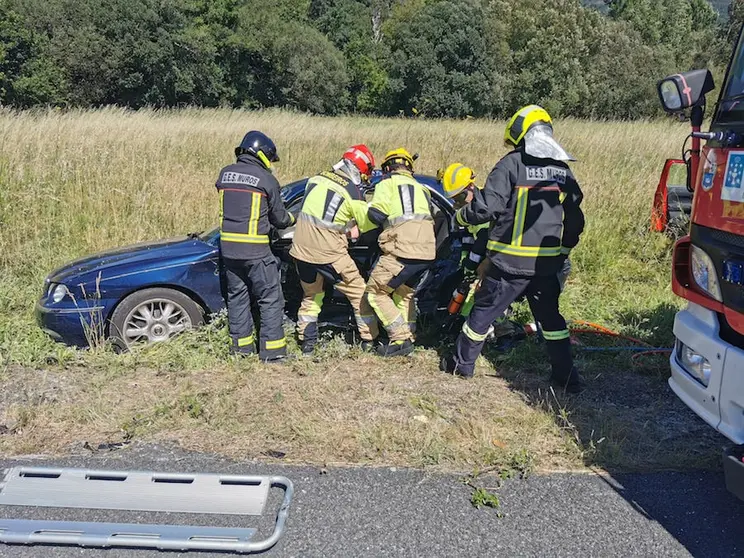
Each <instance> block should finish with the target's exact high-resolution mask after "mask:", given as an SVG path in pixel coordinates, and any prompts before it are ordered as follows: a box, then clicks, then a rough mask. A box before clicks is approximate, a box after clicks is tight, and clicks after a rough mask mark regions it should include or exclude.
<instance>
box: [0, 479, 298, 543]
mask: <svg viewBox="0 0 744 558" xmlns="http://www.w3.org/2000/svg"><path fill="white" fill-rule="evenodd" d="M271 487H279V488H282V489H284V500H283V502H282V504H281V506H280V508H279V510H278V512H277V516H276V522H275V525H274V530H273V533H272V534H271V535H270V536H269V537H268V538H266V539H264V540H261V541H254V540H253V539H254V537H255V535H256V533H257V529H254V528H245V529H238V528H218V527H203V526H183V525H154V524H125V523H97V522H76V521H73V522H71V521H43V520H28V519H0V543H5V544H52V545H73V546H84V547H99V548H109V547H128V548H145V549H159V550H178V551H188V550H201V551H222V552H234V553H240V554H247V553H253V552H261V551H264V550H267V549H269V548H271V547H272V546H274V545H275V544H276V542H277V541H278V540H279V539H280V538H281V536H282V535H283V533H284V529H285V523H286V520H287V516H288V513H289V506H290V503H291V501H292V495H293V492H294V488H293V485H292V482H291V481H290V480H289V479H287V478H285V477H280V476H276V477H274V476H244V475H219V474H203V473H199V474H191V473H155V472H148V471H103V470H92V469H72V468H62V469H54V468H40V467H13V468H11V469H6V470H4V471H3V472H2V474H1V475H0V505H3V506H42V507H52V508H85V509H106V510H127V511H140V512H172V513H194V514H226V515H246V516H261V515H263V514H264V510H265V507H266V502H267V500H268V496H269V489H270V488H271Z"/></svg>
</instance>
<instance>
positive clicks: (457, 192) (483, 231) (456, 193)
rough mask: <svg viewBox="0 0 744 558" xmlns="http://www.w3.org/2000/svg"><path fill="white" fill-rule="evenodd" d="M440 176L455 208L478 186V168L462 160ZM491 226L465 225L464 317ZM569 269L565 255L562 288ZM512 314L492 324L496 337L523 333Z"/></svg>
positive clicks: (462, 261) (470, 197)
mask: <svg viewBox="0 0 744 558" xmlns="http://www.w3.org/2000/svg"><path fill="white" fill-rule="evenodd" d="M437 180H438V181H439V182H440V184H441V185H442V191H443V192H444V195H445V196H446V197H447V198H448V199H450V200H452V206H453V208H454V209H456V210H457V209H460V208H461V207H463V206H465V205H467V204H469V203H470V202H471V201H473V194H474V192H475V189H476V188H477V186H476V184H475V172H474V171H473V170H472V169H471V168H470V167H467V166H465V165H463V164H462V163H452V164H451V165H450V166H448V167H447V168H446V169H439V170H438V171H437ZM489 227H490V223H482V224H480V225H468V226H467V227H465V230H466V231H467V232H468V235H467V236H465V237H464V238H463V239H462V252H461V256H460V265H461V266H462V269H463V282H464V283H467V284H468V285H469V289H468V295H467V299H466V300H465V302H464V303H463V305H462V308H461V310H460V315H462V316H464V317H467V316H468V315H469V314H470V310H472V307H473V298H474V295H475V290H476V288H477V287H478V284H479V281H480V280H481V277H480V276H481V275H483V268H481V273H478V267H479V266H480V265H481V262H482V261H483V258H484V257H485V254H486V246H487V244H488V230H489ZM484 267H485V266H484ZM570 272H571V261H570V260H569V259H566V261H565V263H564V264H563V267H562V268H561V270H560V271H559V272H558V280H559V282H560V285H561V292H563V288H564V286H565V284H566V280H567V278H568V275H569V273H570ZM520 298H522V297H520ZM511 314H512V310H511V306H510V307H509V308H507V309H506V311H504V314H503V316H501V317H499V318H496V320H495V321H494V323H493V324H492V325H491V328H490V330H489V331H490V335H492V336H493V337H496V338H499V337H507V336H509V337H523V336H524V329H523V328H522V327H521V326H518V324H516V323H514V322H511V321H510V320H509V316H510V315H511Z"/></svg>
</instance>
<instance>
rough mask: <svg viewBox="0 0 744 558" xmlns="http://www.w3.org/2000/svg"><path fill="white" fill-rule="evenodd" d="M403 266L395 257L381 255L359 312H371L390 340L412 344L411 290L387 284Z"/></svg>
mask: <svg viewBox="0 0 744 558" xmlns="http://www.w3.org/2000/svg"><path fill="white" fill-rule="evenodd" d="M404 268H405V265H404V264H402V263H401V262H399V261H398V259H397V258H396V257H395V256H392V255H390V254H384V255H382V256H380V259H379V261H378V262H377V265H375V267H374V269H373V270H372V274H371V275H370V277H369V281H367V292H366V293H365V296H364V298H363V299H362V306H361V313H362V315H363V316H364V315H367V314H369V313H374V314H376V315H377V317H378V318H379V319H380V322H382V325H383V327H384V328H385V330H386V331H387V334H388V337H389V338H390V341H405V340H406V339H410V340H411V341H413V339H414V334H415V332H416V305H415V304H414V300H413V295H414V289H413V288H412V287H409V286H408V285H406V284H402V285H401V286H399V287H397V288H395V289H393V288H391V287H389V286H388V284H389V283H390V282H391V281H392V280H393V278H395V277H397V276H398V274H400V273H401V271H403V269H404Z"/></svg>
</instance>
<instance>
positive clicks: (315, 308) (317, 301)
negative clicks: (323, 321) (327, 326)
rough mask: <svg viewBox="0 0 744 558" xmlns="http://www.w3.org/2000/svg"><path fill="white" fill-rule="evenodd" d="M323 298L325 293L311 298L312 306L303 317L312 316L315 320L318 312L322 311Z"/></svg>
mask: <svg viewBox="0 0 744 558" xmlns="http://www.w3.org/2000/svg"><path fill="white" fill-rule="evenodd" d="M324 297H325V293H324V292H323V293H318V294H316V295H315V296H313V302H312V306H311V307H310V309H309V310H308V311H307V312H303V313H302V315H303V316H312V317H314V318H317V317H318V316H319V315H320V311H321V310H322V309H323V298H324Z"/></svg>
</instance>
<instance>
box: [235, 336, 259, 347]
mask: <svg viewBox="0 0 744 558" xmlns="http://www.w3.org/2000/svg"><path fill="white" fill-rule="evenodd" d="M254 341H255V339H254V338H253V335H249V336H248V337H241V338H240V339H238V347H247V346H248V345H253V342H254Z"/></svg>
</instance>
